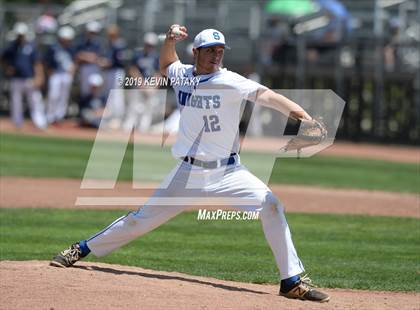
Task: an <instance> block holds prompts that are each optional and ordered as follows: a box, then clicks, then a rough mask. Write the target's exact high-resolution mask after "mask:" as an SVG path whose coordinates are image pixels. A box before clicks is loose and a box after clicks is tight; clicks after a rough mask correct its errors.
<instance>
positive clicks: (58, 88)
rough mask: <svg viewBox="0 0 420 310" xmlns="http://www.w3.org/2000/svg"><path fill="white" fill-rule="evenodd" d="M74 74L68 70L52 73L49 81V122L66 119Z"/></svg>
mask: <svg viewBox="0 0 420 310" xmlns="http://www.w3.org/2000/svg"><path fill="white" fill-rule="evenodd" d="M72 82H73V76H72V75H71V74H69V73H67V72H56V73H53V74H51V76H50V78H49V81H48V104H47V120H48V123H53V122H55V121H60V120H62V119H64V117H65V116H66V113H67V107H68V104H69V98H70V90H71V84H72Z"/></svg>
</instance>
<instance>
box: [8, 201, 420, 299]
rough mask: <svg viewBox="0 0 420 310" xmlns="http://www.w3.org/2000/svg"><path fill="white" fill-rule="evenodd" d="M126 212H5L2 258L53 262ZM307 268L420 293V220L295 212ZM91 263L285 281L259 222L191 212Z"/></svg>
mask: <svg viewBox="0 0 420 310" xmlns="http://www.w3.org/2000/svg"><path fill="white" fill-rule="evenodd" d="M122 214H123V212H122V211H97V210H52V209H0V215H1V217H0V219H1V222H0V258H1V259H2V260H5V259H8V260H31V259H42V260H49V259H51V257H52V256H53V255H54V254H56V252H58V251H59V250H62V249H63V248H64V247H65V246H67V245H68V244H70V243H72V242H74V241H77V240H80V239H83V238H87V237H88V236H90V235H91V234H94V233H95V232H96V231H98V230H100V229H102V228H103V227H104V226H106V225H107V224H109V223H110V222H112V221H113V220H114V219H115V218H117V217H118V216H120V215H122ZM288 222H289V224H290V226H291V228H292V233H293V238H294V241H295V245H296V248H297V250H298V253H299V255H300V257H301V259H302V261H303V262H304V264H305V266H306V269H307V271H308V272H309V273H310V275H311V276H312V277H313V278H314V279H315V280H316V283H317V284H319V285H321V286H324V287H342V288H353V289H372V290H373V289H374V290H392V291H420V279H419V276H418V275H419V272H420V269H419V254H420V239H419V238H418V236H419V232H420V231H419V229H420V227H419V223H420V222H419V220H417V219H410V218H388V217H369V216H343V215H316V214H310V215H306V214H290V215H288ZM88 260H89V261H101V262H107V263H117V264H123V265H133V266H141V267H144V268H150V269H155V270H165V271H178V272H183V273H187V274H193V275H201V276H210V277H215V278H219V279H226V280H234V281H246V282H254V283H277V282H278V279H277V268H276V266H275V262H274V259H273V257H272V254H271V251H270V249H269V247H268V246H267V243H266V241H265V239H264V236H263V232H262V229H261V224H260V222H259V221H246V222H242V221H225V222H224V221H197V220H196V212H194V213H184V214H182V215H180V216H178V217H176V218H175V219H173V220H171V221H169V222H168V223H166V224H164V225H162V226H160V227H159V228H158V229H156V230H154V231H152V232H151V233H149V234H146V235H145V236H143V237H141V238H138V239H136V240H135V241H133V242H132V243H130V244H129V245H127V246H125V247H123V248H122V249H119V250H118V251H115V252H114V253H112V254H111V255H109V256H107V257H105V258H101V259H99V258H95V257H94V256H89V258H88Z"/></svg>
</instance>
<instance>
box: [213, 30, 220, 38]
mask: <svg viewBox="0 0 420 310" xmlns="http://www.w3.org/2000/svg"><path fill="white" fill-rule="evenodd" d="M213 38H214V39H215V40H220V34H219V33H218V32H217V31H215V32H213Z"/></svg>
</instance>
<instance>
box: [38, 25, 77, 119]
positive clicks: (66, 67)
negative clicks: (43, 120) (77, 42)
mask: <svg viewBox="0 0 420 310" xmlns="http://www.w3.org/2000/svg"><path fill="white" fill-rule="evenodd" d="M74 36H75V32H74V30H73V28H71V27H69V26H65V27H62V28H60V29H59V30H58V32H57V42H56V43H55V44H54V45H52V46H50V48H49V49H48V50H47V52H46V54H45V60H44V62H45V66H46V68H47V74H48V76H49V79H48V101H47V120H48V123H50V124H51V123H55V122H60V121H62V120H63V119H64V117H65V116H66V113H67V107H68V102H69V97H70V90H71V86H72V82H73V76H74V71H75V65H74V61H73V57H74V49H73V46H72V42H73V39H74Z"/></svg>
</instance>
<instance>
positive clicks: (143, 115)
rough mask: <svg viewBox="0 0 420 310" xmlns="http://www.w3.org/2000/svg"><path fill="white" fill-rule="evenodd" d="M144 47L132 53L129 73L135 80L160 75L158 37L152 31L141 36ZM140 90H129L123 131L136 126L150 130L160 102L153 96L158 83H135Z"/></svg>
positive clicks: (142, 129)
mask: <svg viewBox="0 0 420 310" xmlns="http://www.w3.org/2000/svg"><path fill="white" fill-rule="evenodd" d="M143 41H144V47H143V49H142V50H139V51H137V52H135V53H134V56H133V58H132V61H131V66H130V68H129V73H130V75H131V76H132V77H134V78H135V79H136V80H137V81H139V79H141V80H143V81H144V79H147V78H151V77H156V78H157V77H160V76H161V75H160V73H159V54H158V52H157V50H156V46H157V44H158V37H157V35H156V34H155V33H153V32H148V33H146V34H145V35H144V38H143ZM136 86H137V88H138V89H139V90H140V91H133V92H131V98H130V102H129V106H128V109H127V110H128V111H127V114H126V119H125V122H124V125H123V128H124V130H125V131H130V130H131V129H132V128H135V127H136V128H137V129H138V130H139V131H140V132H147V131H149V130H150V128H151V125H152V121H153V116H154V115H155V114H156V112H157V109H156V107H157V106H158V105H159V104H160V103H161V102H160V100H159V97H158V96H155V93H156V90H157V88H158V85H150V84H149V85H147V86H145V85H144V83H136Z"/></svg>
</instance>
